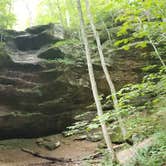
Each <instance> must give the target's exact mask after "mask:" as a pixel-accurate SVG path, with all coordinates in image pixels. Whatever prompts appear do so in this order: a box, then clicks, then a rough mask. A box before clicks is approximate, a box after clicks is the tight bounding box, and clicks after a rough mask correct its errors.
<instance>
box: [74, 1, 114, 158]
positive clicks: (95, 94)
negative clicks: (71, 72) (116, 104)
mask: <svg viewBox="0 0 166 166" xmlns="http://www.w3.org/2000/svg"><path fill="white" fill-rule="evenodd" d="M77 8H78V13H79V17H80V27H81V34H82V39H83V42H84V46H85V51H86V59H87V65H88V71H89V77H90V82H91V87H92V92H93V97H94V100H95V103H96V107H97V113H98V116H99V117H101V116H102V115H103V110H102V106H101V102H100V100H99V95H98V90H97V85H96V81H95V77H94V72H93V65H92V60H91V55H90V49H89V45H88V39H87V35H86V32H85V23H84V19H83V13H82V7H81V3H80V0H77ZM100 123H101V128H102V132H103V136H104V139H105V142H106V145H107V148H108V151H109V152H110V154H111V157H112V159H113V160H114V161H117V157H116V153H115V152H114V150H113V145H112V142H111V140H110V137H109V134H108V131H107V127H106V124H105V122H104V121H101V120H100Z"/></svg>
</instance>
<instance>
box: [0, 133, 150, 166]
mask: <svg viewBox="0 0 166 166" xmlns="http://www.w3.org/2000/svg"><path fill="white" fill-rule="evenodd" d="M53 138H54V139H56V140H58V141H60V142H61V146H60V147H58V148H57V149H55V150H53V151H49V150H47V149H45V148H44V147H39V146H38V145H37V144H36V139H17V140H16V139H15V140H7V141H6V140H5V141H0V166H88V163H87V162H86V161H85V160H83V159H84V158H86V157H88V156H90V155H93V154H95V153H96V152H97V147H98V143H97V142H90V141H86V140H74V137H67V138H65V137H63V136H62V135H55V136H53ZM151 143H152V139H151V138H149V139H146V140H144V141H143V142H141V143H139V144H136V145H135V146H133V147H131V148H128V149H125V150H121V151H119V152H118V153H117V156H118V159H119V160H120V162H121V164H125V163H126V162H127V161H128V160H129V159H131V158H132V157H134V155H135V154H136V149H138V148H142V147H144V146H147V145H149V144H151ZM13 145H14V146H13ZM2 146H3V147H5V148H2ZM21 148H28V149H30V150H33V151H34V152H39V153H41V154H43V155H46V156H50V157H56V158H64V159H71V160H72V162H68V163H65V162H56V163H52V162H50V161H48V160H45V159H41V158H38V157H34V156H32V155H30V154H28V153H25V152H23V151H21ZM91 165H93V166H101V164H100V161H99V160H94V164H91Z"/></svg>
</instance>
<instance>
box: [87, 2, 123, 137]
mask: <svg viewBox="0 0 166 166" xmlns="http://www.w3.org/2000/svg"><path fill="white" fill-rule="evenodd" d="M85 2H86V10H87V14H88V18H89V21H90V24H91V28H92V30H93V34H94V37H95V39H96V43H97V48H98V52H99V55H100V60H101V65H102V68H103V71H104V74H105V76H106V80H107V82H108V85H109V88H110V91H111V94H112V100H113V103H114V109H115V111H116V112H117V113H118V112H119V106H118V99H117V96H116V90H115V86H114V84H113V81H112V79H111V77H110V74H109V71H108V69H107V66H106V63H105V59H104V55H103V50H102V46H101V41H100V37H99V34H98V32H97V30H96V27H95V25H94V21H93V16H92V14H91V12H90V5H89V1H88V0H85ZM117 118H118V122H119V126H120V129H121V132H122V135H123V139H125V137H126V129H125V127H124V124H123V121H122V118H121V115H120V114H119V115H118V116H117Z"/></svg>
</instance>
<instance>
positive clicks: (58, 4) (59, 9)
mask: <svg viewBox="0 0 166 166" xmlns="http://www.w3.org/2000/svg"><path fill="white" fill-rule="evenodd" d="M56 2H57V9H58V11H59V12H58V13H59V20H60V23H61V26H62V27H64V21H63V16H62V11H61V7H60V3H59V0H56Z"/></svg>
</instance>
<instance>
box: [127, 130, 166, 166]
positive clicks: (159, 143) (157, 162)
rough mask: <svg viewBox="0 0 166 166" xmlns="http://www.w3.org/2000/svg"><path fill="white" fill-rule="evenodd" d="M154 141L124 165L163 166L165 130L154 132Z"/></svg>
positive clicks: (165, 150) (164, 158) (165, 152)
mask: <svg viewBox="0 0 166 166" xmlns="http://www.w3.org/2000/svg"><path fill="white" fill-rule="evenodd" d="M153 137H154V141H153V143H152V145H149V146H147V147H145V148H143V149H140V150H138V151H137V155H136V157H135V158H134V159H132V160H131V161H130V162H129V163H128V164H126V166H164V165H165V163H166V131H160V132H157V133H155V134H154V136H153Z"/></svg>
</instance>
